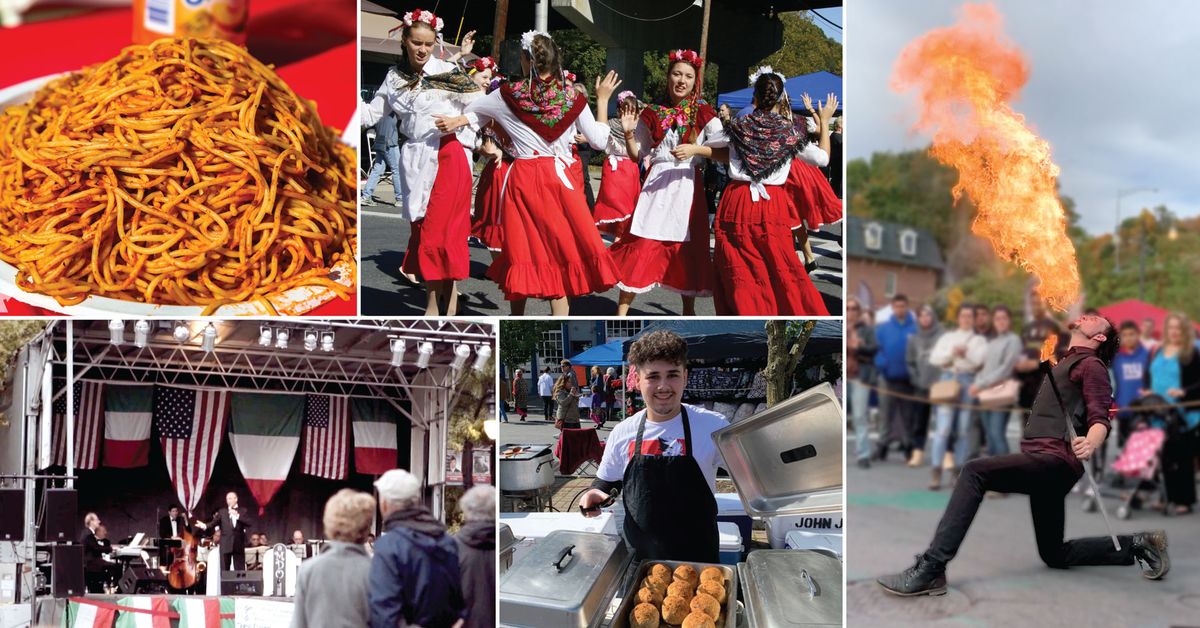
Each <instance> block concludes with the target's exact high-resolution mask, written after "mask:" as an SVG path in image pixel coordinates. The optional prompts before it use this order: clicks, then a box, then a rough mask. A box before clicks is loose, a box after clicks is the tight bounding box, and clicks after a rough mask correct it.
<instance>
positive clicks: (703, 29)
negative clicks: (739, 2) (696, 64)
mask: <svg viewBox="0 0 1200 628" xmlns="http://www.w3.org/2000/svg"><path fill="white" fill-rule="evenodd" d="M701 1H702V2H704V19H703V21H702V22H701V23H700V58H701V59H704V65H702V66H700V71H699V72H697V73H696V93H698V94H703V93H704V68H706V67H708V15H709V12H710V11H711V10H712V3H713V0H701Z"/></svg>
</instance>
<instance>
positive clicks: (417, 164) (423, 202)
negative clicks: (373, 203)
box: [362, 59, 483, 222]
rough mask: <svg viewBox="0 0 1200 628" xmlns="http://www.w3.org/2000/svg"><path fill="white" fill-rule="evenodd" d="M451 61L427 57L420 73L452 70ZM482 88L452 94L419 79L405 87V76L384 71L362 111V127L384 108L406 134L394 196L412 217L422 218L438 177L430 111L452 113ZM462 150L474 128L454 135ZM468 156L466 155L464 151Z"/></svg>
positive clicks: (370, 123) (435, 136) (439, 134)
mask: <svg viewBox="0 0 1200 628" xmlns="http://www.w3.org/2000/svg"><path fill="white" fill-rule="evenodd" d="M455 67H456V66H455V65H454V64H453V63H449V62H447V61H442V60H441V59H430V60H429V61H426V62H425V67H424V68H422V72H423V74H424V75H426V76H429V75H433V74H444V73H446V72H449V71H451V70H453V69H454V68H455ZM482 96H483V92H468V93H465V94H456V93H453V92H448V91H445V90H440V89H426V88H425V87H423V86H422V85H421V84H420V83H418V84H417V85H415V86H414V87H412V88H409V87H407V85H406V83H405V81H404V79H402V78H400V75H399V74H397V73H396V72H395V70H394V69H390V70H388V73H387V78H386V79H384V81H383V85H382V86H380V87H379V91H377V92H375V98H374V99H372V100H371V103H370V104H369V105H367V106H366V107H365V108H363V110H362V125H363V126H374V125H375V123H376V122H378V121H379V119H380V118H382V117H383V116H384V114H386V113H387V110H388V109H391V110H392V111H395V112H396V121H397V128H398V129H399V131H400V134H401V135H403V136H405V137H406V138H408V140H407V141H405V142H404V144H403V145H401V146H400V175H401V176H400V177H399V179H400V189H399V190H397V191H396V200H397V201H398V202H399V204H400V207H401V209H402V210H403V211H404V213H405V215H406V216H407V217H408V219H409V220H411V221H414V222H415V221H418V220H421V219H422V218H424V217H425V209H426V207H427V206H428V205H429V195H430V192H432V191H433V181H434V179H436V178H437V169H438V156H437V153H438V149H439V148H440V143H441V140H442V132H441V131H439V130H438V129H437V126H436V124H435V123H436V122H437V121H436V120H435V119H434V117H433V116H434V115H444V116H457V115H461V114H462V112H463V109H464V108H465V107H466V106H467V104H468V103H470V102H471V101H473V100H477V99H479V98H482ZM457 135H458V138H459V141H460V142H462V144H463V146H464V147H466V148H467V149H470V148H472V147H474V145H475V131H474V130H469V131H467V132H466V133H463V132H461V130H460V132H459V133H458V134H457ZM468 154H469V153H468Z"/></svg>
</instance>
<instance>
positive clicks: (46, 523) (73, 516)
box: [38, 488, 80, 543]
mask: <svg viewBox="0 0 1200 628" xmlns="http://www.w3.org/2000/svg"><path fill="white" fill-rule="evenodd" d="M45 500H46V501H45V506H46V516H45V517H44V518H43V519H42V525H41V527H39V528H38V540H39V541H42V542H71V543H73V542H75V541H78V540H79V539H78V538H76V536H75V531H76V530H78V529H79V526H80V523H79V495H78V493H76V492H75V489H73V488H48V489H46V496H45Z"/></svg>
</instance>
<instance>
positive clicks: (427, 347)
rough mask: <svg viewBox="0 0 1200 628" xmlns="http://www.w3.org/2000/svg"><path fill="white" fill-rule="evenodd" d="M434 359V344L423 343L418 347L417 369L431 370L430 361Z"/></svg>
mask: <svg viewBox="0 0 1200 628" xmlns="http://www.w3.org/2000/svg"><path fill="white" fill-rule="evenodd" d="M431 358H433V343H432V342H422V343H420V344H418V345H417V368H419V369H427V368H429V360H430V359H431Z"/></svg>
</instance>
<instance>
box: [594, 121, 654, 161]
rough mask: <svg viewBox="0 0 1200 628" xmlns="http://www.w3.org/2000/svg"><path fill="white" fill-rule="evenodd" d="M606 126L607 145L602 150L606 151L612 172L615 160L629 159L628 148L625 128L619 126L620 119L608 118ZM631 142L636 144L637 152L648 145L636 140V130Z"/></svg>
mask: <svg viewBox="0 0 1200 628" xmlns="http://www.w3.org/2000/svg"><path fill="white" fill-rule="evenodd" d="M608 128H609V133H608V147H607V148H605V149H604V152H606V153H608V159H607V161H608V166H609V167H610V168H612V169H613V172H616V170H617V162H619V161H621V160H622V159H629V148H628V144H627V143H626V142H625V129H624V127H622V126H621V120H620V119H615V120H609V121H608ZM614 130H615V131H616V132H617V134H616V135H613V133H612V132H613V131H614ZM633 143H634V145H636V146H637V149H638V152H639V153H640V152H642V147H643V146H648V144H642V143H641V142H640V141H638V138H637V132H636V131H635V132H634V136H633Z"/></svg>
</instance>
